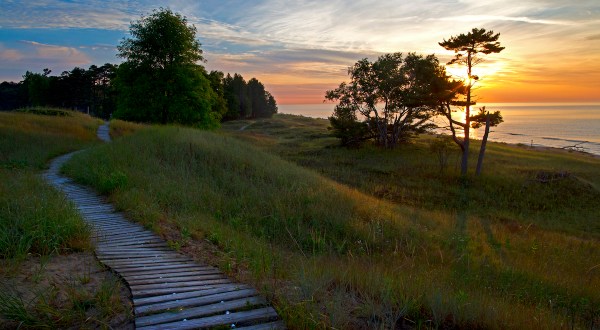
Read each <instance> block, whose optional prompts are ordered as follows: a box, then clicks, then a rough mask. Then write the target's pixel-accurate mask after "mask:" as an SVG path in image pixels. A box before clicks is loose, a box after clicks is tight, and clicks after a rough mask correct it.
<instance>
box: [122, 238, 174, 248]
mask: <svg viewBox="0 0 600 330" xmlns="http://www.w3.org/2000/svg"><path fill="white" fill-rule="evenodd" d="M111 246H115V247H140V248H147V247H150V248H160V247H169V244H167V243H165V242H164V241H162V242H161V241H158V240H157V241H156V242H151V241H147V240H141V241H136V242H128V243H121V244H111Z"/></svg>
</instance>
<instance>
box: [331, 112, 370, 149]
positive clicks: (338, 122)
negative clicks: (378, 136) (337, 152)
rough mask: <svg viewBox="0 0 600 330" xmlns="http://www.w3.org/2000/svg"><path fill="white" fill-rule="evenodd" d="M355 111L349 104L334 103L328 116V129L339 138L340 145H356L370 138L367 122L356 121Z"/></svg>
mask: <svg viewBox="0 0 600 330" xmlns="http://www.w3.org/2000/svg"><path fill="white" fill-rule="evenodd" d="M356 111H357V110H356V109H355V108H352V107H349V106H343V105H336V106H335V109H334V110H333V115H332V116H331V117H329V123H330V124H331V127H329V129H331V130H332V131H333V136H335V137H337V138H339V139H340V142H341V144H342V146H345V147H358V146H360V144H361V143H362V142H363V141H365V140H367V139H369V138H371V134H370V132H369V127H368V126H367V123H366V122H361V121H358V119H357V117H356Z"/></svg>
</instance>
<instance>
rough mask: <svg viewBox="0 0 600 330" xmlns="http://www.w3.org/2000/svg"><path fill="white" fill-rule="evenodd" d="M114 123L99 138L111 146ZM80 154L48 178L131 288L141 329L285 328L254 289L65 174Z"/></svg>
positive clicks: (53, 167)
mask: <svg viewBox="0 0 600 330" xmlns="http://www.w3.org/2000/svg"><path fill="white" fill-rule="evenodd" d="M108 125H109V124H108V123H105V124H104V125H102V126H100V127H99V128H98V133H97V134H98V138H99V139H100V140H102V141H104V142H110V136H109V126H108ZM79 152H81V151H75V152H72V153H69V154H65V155H62V156H59V157H57V158H55V159H54V160H53V161H52V162H51V163H50V166H49V169H48V170H47V171H46V172H45V173H44V174H43V175H42V177H43V178H44V179H45V180H46V181H47V182H48V183H50V184H51V185H52V186H54V187H55V188H56V189H57V190H60V191H61V192H62V193H63V194H64V196H65V198H66V200H68V201H70V202H72V203H73V204H74V205H75V207H76V209H77V210H78V212H79V213H80V214H81V216H82V217H83V219H84V220H85V221H86V222H87V223H88V224H89V225H90V228H91V229H92V239H93V242H94V244H95V246H96V251H95V255H96V257H97V258H98V260H99V261H100V262H101V263H103V264H104V265H105V266H106V267H109V268H110V269H112V271H113V272H115V273H116V274H117V275H119V276H120V277H121V278H122V279H123V280H124V281H125V283H126V284H127V286H128V287H129V289H130V290H131V293H132V300H133V301H132V302H133V310H134V317H135V326H136V328H137V329H197V328H210V327H219V328H223V327H232V328H236V329H250V330H261V329H285V325H284V323H283V322H282V321H281V319H280V318H279V316H278V315H277V312H276V311H275V310H274V309H273V308H272V307H271V306H269V304H268V302H267V300H266V299H265V298H263V297H260V296H258V295H257V294H258V292H257V291H256V290H255V289H253V288H252V287H250V286H248V285H245V284H241V283H235V282H233V281H232V280H231V279H229V278H228V277H227V276H225V275H224V274H223V273H222V272H220V271H219V270H218V269H217V268H215V267H212V266H208V265H203V264H200V263H198V262H196V261H194V260H192V259H191V258H190V257H188V256H186V255H183V254H181V253H179V252H177V251H174V250H171V249H169V248H168V244H167V243H166V242H165V241H164V240H163V239H161V238H160V237H158V236H157V235H155V234H154V233H152V232H150V231H148V230H147V229H145V228H144V227H143V226H141V225H139V224H135V223H132V222H130V221H128V220H127V219H126V217H125V215H124V214H123V213H120V212H118V211H117V210H116V209H115V207H114V206H113V205H112V204H110V203H108V202H107V201H106V199H105V198H104V197H102V196H98V195H97V194H96V193H95V192H94V191H93V190H92V189H90V188H87V187H84V186H81V185H79V184H76V183H75V182H73V180H71V179H70V178H67V177H63V176H62V175H61V174H60V168H61V167H62V165H64V164H65V163H66V162H67V161H68V160H69V159H70V158H71V157H72V156H73V155H75V154H77V153H79Z"/></svg>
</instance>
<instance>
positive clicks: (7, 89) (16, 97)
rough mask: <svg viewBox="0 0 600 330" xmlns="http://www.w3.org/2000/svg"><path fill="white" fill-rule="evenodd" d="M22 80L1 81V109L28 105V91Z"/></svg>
mask: <svg viewBox="0 0 600 330" xmlns="http://www.w3.org/2000/svg"><path fill="white" fill-rule="evenodd" d="M24 89H25V88H24V87H23V83H22V82H18V83H16V82H8V81H3V82H2V83H0V110H12V109H17V108H21V107H24V106H26V105H27V93H26V92H25V90H24Z"/></svg>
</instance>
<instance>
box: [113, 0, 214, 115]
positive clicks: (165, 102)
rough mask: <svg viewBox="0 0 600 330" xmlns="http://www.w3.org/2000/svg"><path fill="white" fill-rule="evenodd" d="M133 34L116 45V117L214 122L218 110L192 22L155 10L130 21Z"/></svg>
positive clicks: (167, 11)
mask: <svg viewBox="0 0 600 330" xmlns="http://www.w3.org/2000/svg"><path fill="white" fill-rule="evenodd" d="M130 34H131V36H132V37H131V38H127V39H124V40H123V41H122V42H121V44H120V45H119V46H118V49H119V54H118V55H119V56H120V57H122V58H124V59H126V61H125V62H124V63H123V64H121V65H120V66H119V70H118V72H117V81H116V86H117V89H118V91H119V98H118V103H117V111H116V112H115V117H117V118H122V119H127V120H135V121H144V122H160V123H163V124H166V123H181V124H188V125H197V126H200V127H215V126H217V125H218V122H219V120H220V116H221V114H220V113H219V112H218V111H214V109H213V105H214V104H213V102H214V101H215V99H216V97H215V96H214V91H213V90H212V88H211V86H210V82H209V81H208V79H207V78H206V76H207V73H206V71H205V70H204V67H203V66H201V65H199V64H196V62H198V61H202V60H203V57H202V50H201V49H200V43H199V42H198V41H197V40H196V28H195V27H194V26H192V25H188V23H187V19H186V18H185V17H183V16H181V15H179V14H176V13H173V12H172V11H171V10H169V9H160V10H155V11H153V12H152V14H150V15H149V16H142V18H141V19H140V20H139V21H137V22H135V23H132V24H131V26H130Z"/></svg>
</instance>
